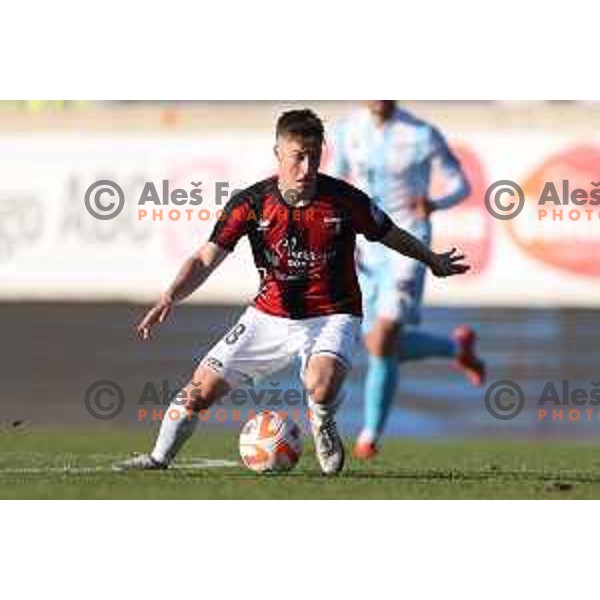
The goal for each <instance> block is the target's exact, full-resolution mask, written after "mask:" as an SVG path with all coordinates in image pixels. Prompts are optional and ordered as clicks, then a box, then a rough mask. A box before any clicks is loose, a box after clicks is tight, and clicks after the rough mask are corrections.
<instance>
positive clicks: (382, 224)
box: [351, 187, 393, 242]
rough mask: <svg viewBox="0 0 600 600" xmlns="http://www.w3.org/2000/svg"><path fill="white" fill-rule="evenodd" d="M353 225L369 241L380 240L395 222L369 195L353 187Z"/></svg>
mask: <svg viewBox="0 0 600 600" xmlns="http://www.w3.org/2000/svg"><path fill="white" fill-rule="evenodd" d="M352 190H353V193H352V203H351V207H352V209H351V210H352V225H353V227H354V231H355V232H356V233H362V234H363V235H364V236H365V237H366V238H367V239H368V240H369V241H372V242H375V241H377V240H380V239H381V238H382V237H384V236H385V234H386V233H387V232H388V231H389V230H390V229H391V228H392V225H393V222H392V220H391V219H390V218H389V217H388V215H387V214H386V213H385V212H384V211H383V210H381V208H379V207H378V206H377V205H376V204H375V202H373V200H371V198H369V196H367V195H366V194H365V193H363V192H361V191H360V190H358V189H356V188H354V187H352Z"/></svg>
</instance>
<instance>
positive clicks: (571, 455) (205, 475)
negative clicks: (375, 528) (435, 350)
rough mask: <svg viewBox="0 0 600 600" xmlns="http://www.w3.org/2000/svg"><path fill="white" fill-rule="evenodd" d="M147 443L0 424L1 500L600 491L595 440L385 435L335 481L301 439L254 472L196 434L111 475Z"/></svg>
mask: <svg viewBox="0 0 600 600" xmlns="http://www.w3.org/2000/svg"><path fill="white" fill-rule="evenodd" d="M151 440H152V433H151V432H131V431H98V430H96V431H74V430H67V431H50V430H39V431H36V430H24V431H12V430H6V429H5V430H0V498H14V499H19V498H57V499H58V498H74V499H75V498H81V499H86V498H94V499H102V498H110V499H120V498H137V499H167V498H171V499H191V498H215V499H278V498H280V499H359V498H374V499H392V498H398V499H402V498H422V499H434V498H436V499H444V498H449V499H453V498H456V499H461V498H490V499H494V498H524V499H525V498H556V499H558V498H561V499H563V498H564V499H567V498H600V446H599V445H597V444H583V443H565V442H561V443H560V444H558V443H556V444H555V443H553V444H546V443H541V442H536V443H532V442H514V441H494V442H488V441H458V440H457V441H433V442H423V441H420V442H416V441H409V440H397V439H389V440H387V441H386V443H385V445H384V448H383V451H382V453H381V455H380V456H379V457H378V458H377V459H375V460H374V461H372V462H369V463H362V462H358V461H356V460H354V459H352V458H349V459H348V461H347V464H346V469H345V470H344V473H343V474H342V475H341V476H339V477H335V478H325V477H323V476H321V475H320V474H319V471H318V469H317V465H316V461H315V458H314V455H313V450H312V447H311V446H310V445H308V446H307V447H306V448H305V451H304V454H303V456H302V459H301V461H300V463H299V464H298V466H297V467H296V469H294V470H293V471H292V472H291V473H289V474H287V475H266V476H259V475H255V474H253V473H251V472H250V471H248V470H246V469H245V468H244V467H243V466H242V465H241V464H240V462H239V459H238V454H237V434H236V433H235V432H230V433H229V432H227V433H211V434H206V435H202V434H198V435H195V436H194V438H193V439H192V440H191V441H190V443H189V445H188V446H187V447H186V448H185V451H184V452H183V454H182V456H181V463H180V467H181V468H178V469H174V470H169V471H161V472H136V473H113V472H111V470H110V466H111V464H112V463H113V462H114V461H116V460H119V459H122V458H126V457H127V456H128V455H130V454H131V452H132V451H133V450H138V451H144V450H147V448H148V447H149V445H150V443H151ZM348 446H349V441H348V443H347V447H348Z"/></svg>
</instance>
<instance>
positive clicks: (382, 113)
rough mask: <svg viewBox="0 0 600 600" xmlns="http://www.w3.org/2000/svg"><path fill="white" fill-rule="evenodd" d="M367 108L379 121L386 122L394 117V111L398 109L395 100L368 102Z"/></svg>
mask: <svg viewBox="0 0 600 600" xmlns="http://www.w3.org/2000/svg"><path fill="white" fill-rule="evenodd" d="M367 108H368V109H369V112H370V113H371V115H372V116H373V117H374V118H375V119H377V120H379V121H385V120H386V119H389V118H390V117H391V116H392V113H393V112H394V109H395V108H396V101H395V100H368V101H367Z"/></svg>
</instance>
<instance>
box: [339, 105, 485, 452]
mask: <svg viewBox="0 0 600 600" xmlns="http://www.w3.org/2000/svg"><path fill="white" fill-rule="evenodd" d="M333 157H334V158H333V165H332V166H331V173H332V174H333V175H334V176H336V177H341V178H345V179H347V180H349V181H351V182H352V183H353V184H354V185H356V186H357V187H358V188H360V189H362V190H363V191H364V192H366V193H367V194H368V195H369V196H370V197H371V198H372V199H373V200H374V201H375V202H376V203H377V204H378V205H379V206H380V207H381V208H382V209H383V210H385V211H386V212H387V214H389V215H390V217H391V218H392V219H393V221H394V222H395V223H396V225H398V226H400V227H402V228H403V229H405V230H407V231H409V232H410V233H412V234H413V235H414V236H415V237H417V238H418V239H419V240H421V241H422V242H423V243H425V244H427V245H430V243H431V222H430V215H431V213H432V212H433V211H435V210H444V209H448V208H451V207H452V206H454V205H456V204H458V203H459V202H461V201H462V200H464V199H465V198H466V197H467V196H468V195H469V193H470V188H469V183H468V181H467V179H466V177H465V175H464V173H463V171H462V169H461V166H460V164H459V162H458V160H457V159H456V157H455V156H454V155H453V154H452V152H451V151H450V149H449V148H448V145H447V144H446V141H445V140H444V138H443V137H442V135H441V134H440V133H439V132H438V131H437V129H435V128H434V127H433V126H432V125H430V124H429V123H426V122H424V121H422V120H420V119H418V118H416V117H415V116H413V115H412V114H411V113H409V112H407V111H406V110H403V109H401V108H399V107H398V106H397V104H396V102H395V101H393V100H371V101H369V102H367V103H366V106H365V107H363V108H362V109H361V110H359V111H357V112H356V113H354V114H353V115H351V116H350V117H349V118H348V119H346V120H345V121H344V122H342V123H341V124H340V125H339V126H338V127H337V128H336V132H335V135H334V139H333ZM434 177H436V178H441V179H442V183H443V189H444V195H443V196H441V197H436V198H432V197H431V195H430V194H431V182H432V180H433V178H434ZM358 257H359V258H358V260H359V269H360V284H361V289H362V292H363V298H364V321H363V333H364V339H365V346H366V348H367V352H368V354H369V360H368V369H367V378H366V383H365V415H364V426H363V429H362V431H361V433H360V435H359V437H358V441H357V443H356V446H355V449H354V454H355V456H357V457H358V458H371V457H373V456H375V454H376V453H377V450H378V442H379V439H380V437H381V435H382V433H383V431H384V428H385V424H386V421H387V417H388V414H389V410H390V406H391V405H392V402H393V400H394V395H395V392H396V389H397V386H398V378H399V368H398V363H399V362H405V361H410V360H419V359H424V358H433V357H438V358H448V359H452V360H454V361H455V364H456V365H457V367H458V368H459V369H460V370H461V371H462V372H463V373H464V374H465V375H466V377H467V378H468V379H469V381H470V382H471V383H472V384H473V385H476V386H479V385H481V384H482V383H483V381H484V377H485V365H484V363H483V362H482V361H481V360H480V359H479V358H478V357H477V356H476V353H475V343H476V334H475V332H474V331H473V329H471V328H470V327H468V326H467V325H461V326H459V327H457V328H456V329H455V330H454V332H453V334H452V336H451V337H447V336H441V335H435V334H432V333H428V332H426V331H422V330H419V329H415V328H414V327H413V328H410V326H416V325H418V324H419V322H420V306H421V301H422V297H423V288H424V280H425V268H424V265H422V264H420V263H418V262H417V261H415V260H412V259H410V258H407V257H404V256H399V255H397V254H395V253H393V252H390V251H389V250H388V249H387V248H385V247H383V246H381V245H376V244H371V245H370V246H367V245H365V244H361V243H360V241H359V244H358Z"/></svg>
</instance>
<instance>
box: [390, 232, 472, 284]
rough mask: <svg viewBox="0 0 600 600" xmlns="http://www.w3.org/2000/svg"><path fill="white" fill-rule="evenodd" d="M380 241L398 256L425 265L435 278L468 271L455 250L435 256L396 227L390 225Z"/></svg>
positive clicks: (461, 256)
mask: <svg viewBox="0 0 600 600" xmlns="http://www.w3.org/2000/svg"><path fill="white" fill-rule="evenodd" d="M380 241H381V243H382V244H384V245H385V246H387V247H388V248H391V249H392V250H395V251H396V252H399V253H400V254H404V255H405V256H409V257H410V258H414V259H416V260H419V261H421V262H422V263H425V264H426V265H427V266H428V267H429V268H430V269H431V272H432V273H433V274H434V275H435V276H436V277H449V276H451V275H460V274H461V273H466V272H467V271H468V270H469V269H470V267H469V265H467V264H465V263H463V262H461V261H462V260H463V259H464V258H465V257H464V256H463V255H462V254H457V250H456V248H452V250H451V251H450V252H442V253H441V254H437V253H436V252H433V251H432V250H430V249H429V248H428V247H427V246H426V245H425V244H423V243H421V242H420V241H419V240H418V239H417V238H416V237H415V236H413V235H411V234H410V233H408V231H405V230H404V229H400V228H399V227H396V225H392V227H391V228H390V230H389V231H388V232H387V233H386V234H385V235H384V236H383V238H381V240H380Z"/></svg>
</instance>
